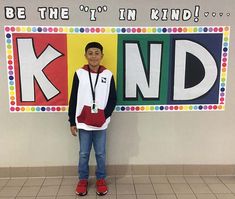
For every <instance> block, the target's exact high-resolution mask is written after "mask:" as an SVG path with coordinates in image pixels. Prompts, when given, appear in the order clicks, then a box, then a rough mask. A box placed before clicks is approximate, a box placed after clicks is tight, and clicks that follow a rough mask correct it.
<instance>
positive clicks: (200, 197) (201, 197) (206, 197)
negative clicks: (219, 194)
mask: <svg viewBox="0 0 235 199" xmlns="http://www.w3.org/2000/svg"><path fill="white" fill-rule="evenodd" d="M195 195H196V197H197V199H216V196H215V195H214V194H209V193H207V194H195Z"/></svg>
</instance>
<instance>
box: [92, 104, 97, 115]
mask: <svg viewBox="0 0 235 199" xmlns="http://www.w3.org/2000/svg"><path fill="white" fill-rule="evenodd" d="M91 113H98V108H97V105H96V104H95V103H93V104H92V106H91Z"/></svg>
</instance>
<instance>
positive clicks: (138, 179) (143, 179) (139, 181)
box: [133, 176, 151, 184]
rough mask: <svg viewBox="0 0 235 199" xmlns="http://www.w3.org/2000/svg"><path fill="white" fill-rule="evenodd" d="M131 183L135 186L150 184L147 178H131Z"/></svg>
mask: <svg viewBox="0 0 235 199" xmlns="http://www.w3.org/2000/svg"><path fill="white" fill-rule="evenodd" d="M133 181H134V183H135V184H138V183H139V184H150V183H151V181H150V178H149V176H133Z"/></svg>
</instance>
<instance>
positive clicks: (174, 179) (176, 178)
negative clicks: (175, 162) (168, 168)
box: [167, 176, 187, 183]
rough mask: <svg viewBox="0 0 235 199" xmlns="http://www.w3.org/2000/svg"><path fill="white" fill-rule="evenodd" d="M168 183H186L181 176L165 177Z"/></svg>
mask: <svg viewBox="0 0 235 199" xmlns="http://www.w3.org/2000/svg"><path fill="white" fill-rule="evenodd" d="M167 178H168V180H169V182H170V183H187V182H186V180H185V179H184V177H183V176H167Z"/></svg>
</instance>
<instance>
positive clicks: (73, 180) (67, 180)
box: [61, 177, 78, 186]
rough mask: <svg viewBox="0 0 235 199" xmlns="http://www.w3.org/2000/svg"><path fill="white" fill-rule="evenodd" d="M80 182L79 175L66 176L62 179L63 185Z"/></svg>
mask: <svg viewBox="0 0 235 199" xmlns="http://www.w3.org/2000/svg"><path fill="white" fill-rule="evenodd" d="M77 183H78V178H77V177H65V178H63V179H62V182H61V186H67V185H74V186H75V185H76V184H77Z"/></svg>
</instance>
